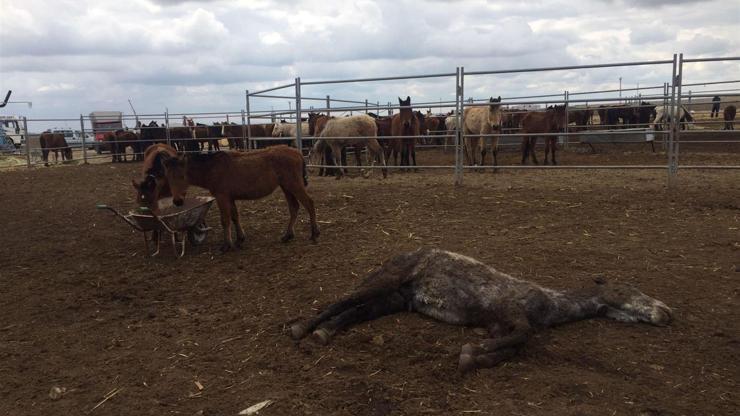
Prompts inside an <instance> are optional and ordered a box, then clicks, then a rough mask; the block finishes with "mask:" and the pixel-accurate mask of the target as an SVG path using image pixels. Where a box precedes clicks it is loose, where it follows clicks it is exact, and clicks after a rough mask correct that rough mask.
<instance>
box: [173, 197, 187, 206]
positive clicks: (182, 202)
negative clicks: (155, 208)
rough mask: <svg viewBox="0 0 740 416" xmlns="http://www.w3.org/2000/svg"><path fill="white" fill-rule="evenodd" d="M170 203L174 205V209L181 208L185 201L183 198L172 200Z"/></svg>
mask: <svg viewBox="0 0 740 416" xmlns="http://www.w3.org/2000/svg"><path fill="white" fill-rule="evenodd" d="M172 203H173V204H175V206H176V207H181V206H182V205H183V204H184V203H185V201H184V200H183V198H172Z"/></svg>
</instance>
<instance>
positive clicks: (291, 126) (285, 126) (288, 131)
mask: <svg viewBox="0 0 740 416" xmlns="http://www.w3.org/2000/svg"><path fill="white" fill-rule="evenodd" d="M295 132H296V129H295V123H275V127H274V128H273V129H272V137H295ZM301 136H302V137H306V136H308V122H307V121H304V122H302V123H301Z"/></svg>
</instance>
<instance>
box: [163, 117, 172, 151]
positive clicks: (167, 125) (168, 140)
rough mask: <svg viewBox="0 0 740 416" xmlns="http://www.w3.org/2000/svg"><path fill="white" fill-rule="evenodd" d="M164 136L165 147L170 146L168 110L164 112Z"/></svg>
mask: <svg viewBox="0 0 740 416" xmlns="http://www.w3.org/2000/svg"><path fill="white" fill-rule="evenodd" d="M164 134H165V137H166V138H167V146H172V143H171V141H170V110H164Z"/></svg>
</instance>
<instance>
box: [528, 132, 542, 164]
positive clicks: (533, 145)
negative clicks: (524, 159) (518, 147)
mask: <svg viewBox="0 0 740 416" xmlns="http://www.w3.org/2000/svg"><path fill="white" fill-rule="evenodd" d="M536 148H537V136H532V137H530V138H529V154H530V156H532V163H534V164H535V165H539V164H540V162H538V161H537V152H536V151H535V149H536Z"/></svg>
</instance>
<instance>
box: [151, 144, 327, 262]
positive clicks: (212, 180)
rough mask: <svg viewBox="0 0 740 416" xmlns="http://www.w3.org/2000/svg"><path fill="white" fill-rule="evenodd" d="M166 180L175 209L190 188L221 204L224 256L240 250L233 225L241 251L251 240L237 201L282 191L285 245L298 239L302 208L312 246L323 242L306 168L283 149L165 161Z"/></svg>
mask: <svg viewBox="0 0 740 416" xmlns="http://www.w3.org/2000/svg"><path fill="white" fill-rule="evenodd" d="M164 176H165V178H166V180H167V184H168V185H169V187H170V191H171V192H172V202H173V203H174V204H175V205H176V206H181V205H182V204H183V202H184V201H183V199H184V197H185V194H186V192H187V189H188V186H190V185H195V186H198V187H201V188H204V189H207V190H208V191H209V192H210V193H211V195H213V196H214V197H215V198H216V203H217V204H218V208H219V210H220V211H221V225H222V226H223V229H224V243H223V246H222V247H221V250H222V251H224V252H225V251H228V250H232V249H234V248H235V245H234V241H233V240H232V238H231V224H232V223H233V224H234V227H235V228H236V247H241V245H242V243H243V242H244V240H245V239H246V238H245V236H244V230H242V227H241V224H240V222H239V211H237V209H236V202H235V201H236V200H244V199H259V198H263V197H266V196H268V195H270V194H271V193H272V192H273V191H274V190H275V188H277V187H280V188H281V189H282V190H283V193H284V194H285V199H286V201H287V202H288V210H289V212H290V220H289V221H288V228H287V229H286V230H285V233H284V234H283V236H282V238H281V241H282V242H288V241H290V240H292V239H293V238H294V237H295V234H294V232H293V228H294V226H295V223H296V220H297V218H298V209H299V208H300V205H303V207H304V208H306V210H307V211H308V214H309V216H310V218H311V240H312V241H314V242H316V241H317V239H318V237H319V227H318V224H317V223H316V209H315V208H314V204H313V199H311V197H310V196H309V195H308V193H307V192H306V185H308V176H307V175H306V163H305V162H304V160H303V156H302V155H301V152H300V151H299V150H298V149H295V148H292V147H289V146H284V145H283V146H270V147H268V148H266V149H260V150H253V151H250V152H216V153H209V154H196V155H188V156H186V157H182V156H180V157H170V158H165V159H164ZM299 204H300V205H299Z"/></svg>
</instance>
